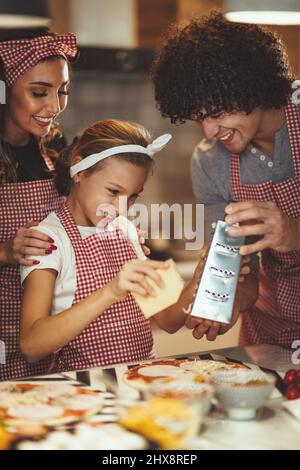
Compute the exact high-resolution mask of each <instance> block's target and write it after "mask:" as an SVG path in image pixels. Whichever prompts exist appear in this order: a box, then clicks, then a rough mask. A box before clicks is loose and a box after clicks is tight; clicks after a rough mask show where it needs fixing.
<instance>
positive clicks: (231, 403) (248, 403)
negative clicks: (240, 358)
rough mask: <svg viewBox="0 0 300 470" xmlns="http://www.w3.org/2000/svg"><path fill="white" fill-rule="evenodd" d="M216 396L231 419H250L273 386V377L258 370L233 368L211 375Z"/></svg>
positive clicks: (267, 396) (264, 401) (262, 403)
mask: <svg viewBox="0 0 300 470" xmlns="http://www.w3.org/2000/svg"><path fill="white" fill-rule="evenodd" d="M212 383H213V384H214V386H215V388H216V396H217V398H218V400H219V402H220V403H221V405H222V406H223V407H224V408H226V409H227V412H228V417H229V418H230V419H233V420H250V419H254V418H255V417H256V410H257V409H258V408H260V407H261V406H263V405H264V404H265V403H266V401H267V399H268V398H269V397H270V395H271V392H272V390H273V388H274V384H275V377H274V376H273V375H270V374H265V373H263V372H262V371H259V370H241V369H239V370H233V371H223V372H216V373H215V374H213V375H212Z"/></svg>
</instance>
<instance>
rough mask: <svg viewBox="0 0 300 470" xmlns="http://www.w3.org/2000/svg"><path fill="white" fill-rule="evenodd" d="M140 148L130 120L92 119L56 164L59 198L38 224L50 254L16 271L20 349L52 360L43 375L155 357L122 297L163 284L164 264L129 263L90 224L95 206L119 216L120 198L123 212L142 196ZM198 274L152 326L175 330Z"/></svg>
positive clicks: (148, 161) (124, 244)
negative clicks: (51, 243)
mask: <svg viewBox="0 0 300 470" xmlns="http://www.w3.org/2000/svg"><path fill="white" fill-rule="evenodd" d="M149 144H150V136H149V134H148V132H147V131H146V130H145V129H144V128H143V127H141V126H139V125H137V124H133V123H129V122H122V121H116V120H105V121H98V122H96V123H94V124H93V125H91V126H90V127H88V128H87V129H86V130H85V131H84V132H83V133H82V135H81V136H80V137H79V138H77V139H75V140H74V142H73V144H72V145H71V146H70V147H69V149H68V151H67V152H64V154H63V155H62V156H61V157H60V158H59V159H58V161H57V167H56V173H57V176H56V186H57V189H58V190H59V191H60V192H61V193H62V194H65V195H68V197H67V201H66V204H65V205H64V206H63V208H62V209H61V210H59V211H57V212H56V213H55V212H52V213H51V214H50V215H49V216H48V217H47V218H46V219H45V220H44V221H43V222H42V223H41V224H40V225H39V230H41V231H43V232H44V233H46V234H47V235H48V236H50V237H52V238H54V239H55V240H56V246H57V250H55V251H53V252H52V254H51V255H49V256H47V257H41V258H40V259H39V261H40V263H39V265H35V266H31V267H23V268H22V269H21V277H22V282H23V286H24V297H23V304H22V309H21V338H20V345H21V350H22V352H23V354H24V356H25V357H26V359H27V360H28V361H29V362H35V361H41V360H45V358H47V359H46V360H48V361H49V358H51V360H52V364H51V367H50V368H49V371H50V370H51V371H62V370H76V369H82V368H89V367H95V366H104V365H108V364H117V363H121V362H130V361H141V360H145V359H149V358H152V357H154V352H153V338H152V333H151V327H150V322H149V321H148V320H146V319H145V317H144V315H143V314H142V312H141V310H140V309H139V307H138V305H137V304H136V302H135V300H134V298H133V296H132V295H131V293H133V292H136V293H139V294H141V295H143V296H147V295H150V296H151V295H153V290H152V289H151V287H150V285H149V284H148V283H147V281H146V280H145V275H148V276H150V277H151V278H152V279H153V280H154V281H155V283H156V284H157V285H159V286H162V281H161V278H160V276H159V275H158V274H157V272H156V269H157V268H163V267H165V266H166V264H165V263H164V262H159V261H151V260H146V261H141V260H137V259H136V255H135V253H134V251H133V249H132V247H131V245H130V243H129V242H128V240H127V239H126V238H125V237H124V236H122V234H121V233H120V232H119V231H116V232H113V234H114V236H112V235H111V233H110V232H107V231H103V232H100V233H99V228H98V229H97V228H96V226H97V225H98V226H99V221H101V220H103V215H102V216H101V215H100V216H99V215H97V213H98V209H99V207H101V206H103V205H109V206H111V207H113V208H114V209H115V211H116V213H118V207H119V199H120V197H121V196H123V198H125V199H126V201H127V207H129V206H131V205H132V204H133V203H134V202H135V200H136V199H137V197H138V195H139V194H140V193H141V192H142V190H143V187H144V184H145V182H146V180H147V178H148V175H149V173H150V172H151V170H152V166H153V153H154V152H155V148H154V146H153V145H152V146H151V145H149ZM70 175H72V177H71V176H70ZM198 276H199V267H198V270H196V272H195V275H194V278H193V279H192V281H191V282H190V283H189V284H188V285H187V286H186V288H185V289H184V290H183V292H182V294H181V296H180V299H179V301H178V303H177V304H175V305H173V306H171V307H169V308H167V309H165V310H164V311H162V312H159V313H158V314H156V315H155V317H154V318H155V321H156V322H157V324H158V325H159V326H160V327H161V328H163V329H164V330H166V331H168V332H170V333H173V332H175V331H177V330H178V329H179V328H180V327H181V326H183V324H184V322H185V318H186V315H185V314H184V313H183V311H182V309H183V307H184V306H186V305H187V304H189V303H190V302H191V300H192V296H193V293H194V289H195V287H196V283H197V279H198Z"/></svg>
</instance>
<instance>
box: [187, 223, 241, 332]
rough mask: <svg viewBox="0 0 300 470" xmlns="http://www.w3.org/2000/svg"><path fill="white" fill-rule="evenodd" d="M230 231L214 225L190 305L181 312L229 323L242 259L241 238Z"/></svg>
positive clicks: (219, 225)
mask: <svg viewBox="0 0 300 470" xmlns="http://www.w3.org/2000/svg"><path fill="white" fill-rule="evenodd" d="M230 228H231V225H228V224H226V222H223V221H221V220H219V221H218V222H217V225H216V229H215V233H214V236H213V239H212V242H211V246H210V249H209V253H208V257H207V260H206V263H205V267H204V271H203V274H202V278H201V281H200V284H199V286H198V289H197V292H196V295H195V301H194V304H193V305H192V306H190V308H188V309H187V310H185V313H190V314H191V315H193V316H194V317H201V318H206V319H208V320H213V321H218V322H222V323H230V321H231V316H232V310H233V304H234V298H235V293H236V288H237V283H238V277H239V272H240V265H241V259H242V257H241V255H240V254H239V249H240V247H241V246H242V245H244V243H245V238H244V237H230V236H229V235H228V230H229V229H230Z"/></svg>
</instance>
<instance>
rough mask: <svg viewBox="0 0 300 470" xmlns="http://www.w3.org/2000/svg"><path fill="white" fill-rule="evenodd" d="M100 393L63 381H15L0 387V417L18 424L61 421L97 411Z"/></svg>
mask: <svg viewBox="0 0 300 470" xmlns="http://www.w3.org/2000/svg"><path fill="white" fill-rule="evenodd" d="M102 403H103V398H102V395H101V394H100V393H99V392H96V391H94V390H86V389H84V388H81V387H74V386H72V385H67V384H63V385H61V384H56V383H55V384H47V385H39V384H30V383H15V384H11V386H10V387H8V388H7V386H6V387H1V391H0V420H1V419H4V420H7V421H8V422H10V423H12V424H14V425H17V426H22V425H26V423H30V422H37V423H38V422H40V423H43V424H44V425H47V424H50V425H53V420H55V423H54V424H65V423H67V422H72V421H77V420H78V419H79V418H83V417H84V416H87V415H88V416H90V415H91V414H93V413H96V412H98V411H99V410H100V409H101V407H102Z"/></svg>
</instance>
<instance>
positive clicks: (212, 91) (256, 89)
mask: <svg viewBox="0 0 300 470" xmlns="http://www.w3.org/2000/svg"><path fill="white" fill-rule="evenodd" d="M152 79H153V82H154V89H155V99H156V101H157V104H158V108H159V110H160V111H161V114H162V115H163V116H164V117H169V118H170V119H171V122H172V123H177V124H178V123H183V122H185V120H187V119H191V116H192V115H193V114H195V113H196V114H197V116H198V118H199V120H201V119H204V118H205V117H206V116H214V115H217V114H219V113H220V112H226V113H232V112H238V111H242V112H246V113H247V114H248V113H250V112H251V111H252V110H253V109H254V108H255V107H258V106H259V107H262V108H264V109H270V108H280V107H282V106H284V105H285V104H286V102H287V99H288V96H289V94H290V93H291V83H292V82H293V80H294V76H293V73H292V70H291V67H290V65H289V62H288V58H287V54H286V50H285V47H284V45H283V44H282V42H281V40H280V39H279V38H278V37H277V36H276V35H275V34H274V33H272V32H270V31H266V30H264V29H262V28H261V27H259V26H256V25H250V24H241V23H231V22H229V21H227V20H226V19H225V18H224V17H223V16H222V14H221V13H219V12H215V11H214V12H212V13H211V14H210V15H209V16H206V17H203V18H200V19H195V20H193V21H191V22H190V23H189V24H188V25H187V26H186V27H184V28H182V29H180V28H176V27H175V28H173V29H172V30H171V31H170V33H169V36H168V38H167V40H166V43H165V45H164V46H163V47H162V49H161V50H160V51H159V53H158V56H157V58H156V60H155V61H154V64H153V67H152ZM202 109H204V110H205V111H206V112H205V116H204V115H203V114H202V113H201V112H200V113H199V111H200V110H202Z"/></svg>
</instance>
